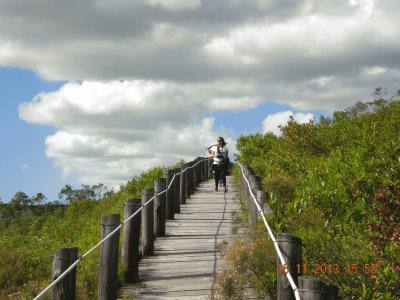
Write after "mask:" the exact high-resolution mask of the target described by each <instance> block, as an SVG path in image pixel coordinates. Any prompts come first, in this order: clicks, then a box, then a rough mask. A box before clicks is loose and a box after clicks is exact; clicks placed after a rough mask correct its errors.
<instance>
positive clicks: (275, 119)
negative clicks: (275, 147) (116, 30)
mask: <svg viewBox="0 0 400 300" xmlns="http://www.w3.org/2000/svg"><path fill="white" fill-rule="evenodd" d="M291 116H292V117H293V119H294V121H296V122H297V123H300V124H305V123H308V122H310V121H311V120H313V119H314V118H315V116H314V115H313V114H311V113H295V114H293V112H292V111H290V110H288V111H283V112H279V113H275V114H272V115H271V114H270V115H268V116H267V117H266V118H265V119H264V121H263V123H262V126H263V132H264V133H267V132H271V133H273V134H274V135H276V136H281V135H282V132H281V130H280V126H281V127H284V126H286V125H287V123H288V121H289V119H290V117H291Z"/></svg>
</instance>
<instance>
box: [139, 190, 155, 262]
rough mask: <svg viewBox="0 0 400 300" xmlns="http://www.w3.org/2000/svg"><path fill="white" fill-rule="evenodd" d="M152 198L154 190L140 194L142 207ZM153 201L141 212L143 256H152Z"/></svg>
mask: <svg viewBox="0 0 400 300" xmlns="http://www.w3.org/2000/svg"><path fill="white" fill-rule="evenodd" d="M153 196H154V189H147V190H144V191H143V192H142V205H144V204H145V203H146V202H147V201H149V200H150V198H151V197H153ZM153 234H154V201H151V202H150V203H149V204H147V206H145V207H144V208H143V210H142V253H143V256H146V255H147V256H151V255H154V236H153Z"/></svg>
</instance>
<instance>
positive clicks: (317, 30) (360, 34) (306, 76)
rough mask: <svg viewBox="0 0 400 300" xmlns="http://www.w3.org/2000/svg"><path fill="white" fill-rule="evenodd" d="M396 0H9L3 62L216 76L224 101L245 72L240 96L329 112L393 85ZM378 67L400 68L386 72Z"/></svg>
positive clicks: (399, 45)
mask: <svg viewBox="0 0 400 300" xmlns="http://www.w3.org/2000/svg"><path fill="white" fill-rule="evenodd" d="M397 6H398V3H397V1H396V0H380V1H378V0H348V1H328V0H301V1H296V2H295V3H292V2H287V1H264V0H259V1H246V2H239V1H235V0H227V1H211V0H203V1H199V0H190V1H182V0H171V1H159V0H141V1H126V0H118V1H104V0H90V1H85V3H82V2H81V1H76V0H75V1H68V3H57V5H55V4H54V3H53V1H49V0H37V1H34V2H32V3H31V2H29V1H28V2H26V1H25V2H23V3H22V2H18V1H12V0H4V1H1V3H0V28H7V30H0V65H2V66H18V67H22V68H30V69H33V70H35V71H37V72H38V73H40V74H41V75H42V76H43V77H44V78H46V79H48V80H67V81H69V80H81V81H96V80H100V81H113V80H121V79H124V80H160V81H163V82H173V83H175V84H177V85H179V86H188V85H190V86H191V89H193V88H194V89H196V90H197V93H199V91H200V90H201V89H202V88H203V87H204V86H205V85H210V84H215V85H214V87H213V91H214V94H213V95H211V96H210V97H209V98H207V99H223V100H224V101H230V99H235V98H237V97H238V96H237V95H236V93H237V89H236V88H235V86H240V85H241V84H242V83H245V84H246V85H247V87H246V88H247V90H248V91H249V93H247V94H245V93H244V92H242V91H241V92H240V93H241V94H242V95H241V97H246V98H247V99H252V100H251V101H256V100H254V99H263V101H267V100H274V101H275V102H282V103H287V104H289V105H291V106H292V107H293V108H296V109H299V110H304V109H310V108H313V109H322V110H329V111H332V110H335V109H341V108H343V107H347V106H349V105H350V104H352V103H353V102H354V101H357V100H360V99H365V98H367V97H369V94H370V92H371V91H373V90H374V89H375V88H376V87H377V86H384V87H386V88H387V89H388V90H394V91H395V90H397V88H398V82H399V79H400V77H399V76H398V73H399V70H400V54H399V49H400V39H399V38H398V37H399V36H400V24H399V22H400V21H399V18H398V15H397ZM76 11H79V12H80V13H79V14H76ZM32 24H34V26H33V25H32ZM376 67H379V68H380V69H375V70H374V69H373V68H376ZM368 69H370V72H369V73H368V72H367V73H366V70H368ZM383 69H391V70H392V71H393V72H391V73H392V74H395V76H385V77H380V75H382V76H384V75H385V74H386V73H382V72H381V71H379V70H383ZM368 75H369V78H368V79H367V80H366V79H365V77H366V76H368ZM229 87H232V88H233V89H232V90H227V88H229ZM222 93H223V94H225V95H224V96H222V97H221V96H220V94H222ZM211 101H213V100H211ZM257 101H258V100H257ZM235 103H236V102H235ZM211 105H213V104H211ZM229 107H232V105H229Z"/></svg>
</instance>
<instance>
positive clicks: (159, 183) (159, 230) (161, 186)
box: [154, 178, 167, 237]
mask: <svg viewBox="0 0 400 300" xmlns="http://www.w3.org/2000/svg"><path fill="white" fill-rule="evenodd" d="M166 188H167V187H166V179H165V178H157V179H156V180H154V194H158V193H160V192H162V191H164V190H165V189H166ZM166 194H167V193H163V194H162V195H157V197H156V198H155V199H154V200H155V201H154V235H155V236H156V237H159V236H165V215H166V213H165V202H166V199H167V197H166Z"/></svg>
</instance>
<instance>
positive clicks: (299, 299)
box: [238, 162, 301, 300]
mask: <svg viewBox="0 0 400 300" xmlns="http://www.w3.org/2000/svg"><path fill="white" fill-rule="evenodd" d="M238 165H239V166H240V168H241V171H242V175H243V178H244V179H245V180H246V182H247V187H248V190H249V192H250V195H251V197H252V200H253V201H254V203H255V205H256V207H257V210H258V211H259V212H260V215H261V218H262V220H263V222H264V224H265V227H266V228H267V231H268V234H269V237H270V238H271V240H272V242H273V243H274V247H275V250H276V253H277V255H278V257H279V260H280V262H281V264H282V265H285V264H286V262H285V259H284V257H283V254H282V251H281V249H280V248H279V246H278V242H277V240H276V238H275V236H274V234H273V232H272V230H271V228H270V226H269V224H268V222H267V219H266V218H265V215H264V212H263V210H262V208H261V206H260V205H259V203H258V201H257V199H256V197H255V196H254V193H253V191H252V190H251V186H250V182H249V180H248V179H247V177H246V175H245V173H244V170H243V166H242V165H241V164H240V163H239V162H238ZM286 276H287V279H288V281H289V283H290V286H291V287H292V289H293V292H294V295H295V297H296V300H301V298H300V294H299V290H298V288H297V286H296V283H295V282H294V280H293V277H292V275H291V274H290V272H286Z"/></svg>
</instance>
